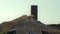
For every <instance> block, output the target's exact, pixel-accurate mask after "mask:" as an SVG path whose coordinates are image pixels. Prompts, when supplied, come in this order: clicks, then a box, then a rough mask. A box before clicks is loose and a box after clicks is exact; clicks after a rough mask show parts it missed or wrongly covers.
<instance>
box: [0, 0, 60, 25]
mask: <svg viewBox="0 0 60 34" xmlns="http://www.w3.org/2000/svg"><path fill="white" fill-rule="evenodd" d="M31 5H37V6H38V21H41V22H42V23H44V24H60V0H0V24H1V23H3V22H6V21H11V20H14V19H16V18H18V17H21V16H22V15H30V12H31Z"/></svg>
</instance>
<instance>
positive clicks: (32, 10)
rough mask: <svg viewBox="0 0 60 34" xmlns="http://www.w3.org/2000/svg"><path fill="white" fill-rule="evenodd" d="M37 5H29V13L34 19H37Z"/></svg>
mask: <svg viewBox="0 0 60 34" xmlns="http://www.w3.org/2000/svg"><path fill="white" fill-rule="evenodd" d="M37 11H38V6H37V5H31V15H33V16H34V17H33V18H34V19H35V20H37V14H38V12H37Z"/></svg>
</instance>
